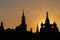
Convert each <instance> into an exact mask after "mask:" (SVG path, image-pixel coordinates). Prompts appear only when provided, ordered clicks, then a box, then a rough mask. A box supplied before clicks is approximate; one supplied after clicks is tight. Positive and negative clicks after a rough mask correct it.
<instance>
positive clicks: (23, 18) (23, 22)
mask: <svg viewBox="0 0 60 40" xmlns="http://www.w3.org/2000/svg"><path fill="white" fill-rule="evenodd" d="M22 24H25V16H24V10H23V15H22Z"/></svg>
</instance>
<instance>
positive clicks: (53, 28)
mask: <svg viewBox="0 0 60 40" xmlns="http://www.w3.org/2000/svg"><path fill="white" fill-rule="evenodd" d="M57 29H58V28H57V24H56V23H55V22H54V23H53V24H50V20H49V17H48V12H47V13H46V20H45V24H43V23H41V29H40V32H41V33H43V32H47V33H48V32H58V30H57Z"/></svg>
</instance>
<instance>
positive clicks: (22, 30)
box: [16, 10, 27, 32]
mask: <svg viewBox="0 0 60 40" xmlns="http://www.w3.org/2000/svg"><path fill="white" fill-rule="evenodd" d="M26 28H27V24H26V22H25V16H24V10H23V15H22V17H21V24H20V25H19V26H18V27H16V30H17V31H18V32H19V31H20V32H26Z"/></svg>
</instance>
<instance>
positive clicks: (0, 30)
mask: <svg viewBox="0 0 60 40" xmlns="http://www.w3.org/2000/svg"><path fill="white" fill-rule="evenodd" d="M3 30H4V27H3V22H1V24H0V32H2V31H3Z"/></svg>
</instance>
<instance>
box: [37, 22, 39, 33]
mask: <svg viewBox="0 0 60 40" xmlns="http://www.w3.org/2000/svg"><path fill="white" fill-rule="evenodd" d="M36 32H37V33H38V32H39V29H38V23H37V29H36Z"/></svg>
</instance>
